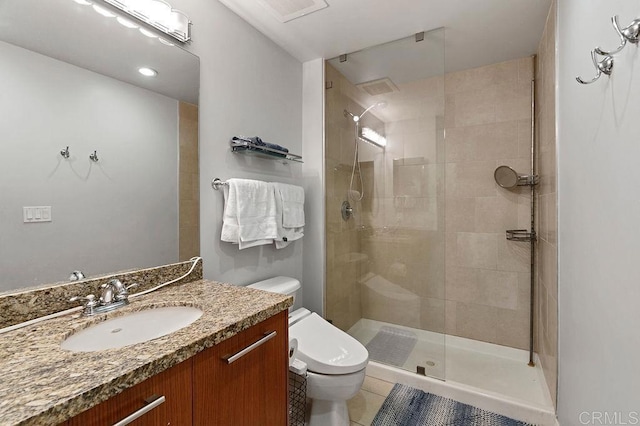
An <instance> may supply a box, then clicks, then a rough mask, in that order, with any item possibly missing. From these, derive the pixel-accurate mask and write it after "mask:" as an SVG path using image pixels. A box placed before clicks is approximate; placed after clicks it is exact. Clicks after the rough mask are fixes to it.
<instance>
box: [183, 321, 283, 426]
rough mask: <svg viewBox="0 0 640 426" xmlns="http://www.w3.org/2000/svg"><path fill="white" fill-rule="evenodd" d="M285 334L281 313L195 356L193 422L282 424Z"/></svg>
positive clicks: (202, 425) (212, 424) (225, 425)
mask: <svg viewBox="0 0 640 426" xmlns="http://www.w3.org/2000/svg"><path fill="white" fill-rule="evenodd" d="M288 331H289V325H288V316H287V311H283V312H281V313H279V314H277V315H275V316H273V317H271V318H269V319H267V320H266V321H263V322H262V323H260V324H257V325H255V326H253V327H251V328H249V329H248V330H246V331H244V332H242V333H239V334H237V335H235V336H233V337H231V338H229V339H227V340H225V341H224V342H222V343H220V344H219V345H216V346H214V347H212V348H209V349H207V350H205V351H203V352H200V353H199V354H198V355H196V356H195V357H194V358H193V360H194V362H193V373H194V375H193V385H194V386H193V397H194V404H193V424H194V425H196V426H205V425H206V426H218V425H219V426H229V425H238V426H243V425H245V426H255V425H269V426H279V425H281V426H286V425H287V413H288V409H287V407H288V405H287V384H288V369H289V361H288V357H287V353H288V350H289V343H288V342H289V339H288ZM274 332H275V335H274V334H273V333H274ZM270 336H271V337H270Z"/></svg>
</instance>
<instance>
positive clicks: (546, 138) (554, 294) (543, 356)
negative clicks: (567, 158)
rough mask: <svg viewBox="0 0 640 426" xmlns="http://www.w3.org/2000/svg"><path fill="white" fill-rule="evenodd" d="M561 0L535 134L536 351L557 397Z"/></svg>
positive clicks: (542, 60) (539, 84)
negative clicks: (537, 181) (557, 98)
mask: <svg viewBox="0 0 640 426" xmlns="http://www.w3.org/2000/svg"><path fill="white" fill-rule="evenodd" d="M555 35H556V3H555V2H553V4H552V6H551V10H550V12H549V17H548V18H547V24H546V27H545V30H544V33H543V35H542V40H541V41H540V45H539V46H538V57H537V62H536V103H537V105H536V118H537V120H536V133H537V135H538V140H537V143H538V147H539V150H538V173H539V174H540V178H541V180H540V185H539V188H538V202H537V204H538V218H539V227H538V230H539V239H538V244H537V253H536V256H537V258H538V261H537V263H536V265H537V282H536V284H537V285H536V295H537V301H536V302H537V308H538V309H537V318H536V352H538V354H539V355H540V362H541V364H542V369H543V371H544V374H545V378H546V382H547V385H548V386H549V392H550V394H551V397H552V400H553V401H554V403H555V401H556V387H557V385H556V383H557V379H558V367H557V366H558V247H557V246H558V219H557V218H558V210H557V202H556V200H557V173H556V170H557V169H556V126H555V112H556V106H555V83H556V73H555V68H556V62H555V44H556V43H555V42H556V37H555Z"/></svg>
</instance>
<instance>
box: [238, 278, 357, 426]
mask: <svg viewBox="0 0 640 426" xmlns="http://www.w3.org/2000/svg"><path fill="white" fill-rule="evenodd" d="M248 287H251V288H257V289H260V290H265V291H270V292H273V293H280V294H287V295H291V296H294V299H295V293H296V291H297V290H298V289H300V281H298V280H296V279H295V278H289V277H275V278H270V279H268V280H264V281H260V282H257V283H255V284H251V285H249V286H248ZM292 310H293V308H291V309H290V311H289V339H294V338H295V339H297V340H298V356H297V358H298V359H300V360H301V361H303V362H305V363H306V364H307V370H308V371H307V397H308V398H310V399H311V415H310V418H309V426H349V424H350V422H349V412H348V410H347V400H348V399H351V398H353V397H354V396H355V395H356V394H357V393H358V391H359V390H360V387H361V386H362V382H363V381H364V376H365V368H366V366H367V362H368V361H369V353H368V352H367V349H366V348H365V347H364V346H363V345H362V344H361V343H360V342H358V341H357V340H356V339H354V338H353V337H351V336H349V335H348V334H347V333H345V332H344V331H342V330H340V329H338V328H337V327H334V326H333V325H331V324H329V323H328V322H327V321H325V320H324V319H322V317H320V316H319V315H318V314H316V313H314V312H310V311H309V310H307V309H305V308H300V309H297V310H295V311H293V312H291V311H292Z"/></svg>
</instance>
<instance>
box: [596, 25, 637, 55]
mask: <svg viewBox="0 0 640 426" xmlns="http://www.w3.org/2000/svg"><path fill="white" fill-rule="evenodd" d="M611 23H612V24H613V28H614V29H615V30H616V32H617V33H618V36H619V37H620V46H618V47H617V48H616V49H615V50H612V51H610V52H608V51H605V50H602V49H601V48H599V47H596V53H597V54H598V55H603V56H611V55H615V54H616V53H619V52H620V51H621V50H622V49H624V47H625V46H626V45H627V42H629V43H634V44H637V43H638V40H640V19H634V20H633V21H632V22H631V23H630V24H629V26H627V27H624V28H622V29H620V24H619V23H618V15H616V16H614V17H612V18H611Z"/></svg>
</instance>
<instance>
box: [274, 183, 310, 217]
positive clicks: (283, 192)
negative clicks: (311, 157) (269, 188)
mask: <svg viewBox="0 0 640 426" xmlns="http://www.w3.org/2000/svg"><path fill="white" fill-rule="evenodd" d="M273 185H274V186H275V188H276V196H277V195H278V193H279V195H280V198H281V200H282V226H283V227H285V228H300V227H302V226H304V188H302V187H301V186H296V185H287V184H286V183H274V184H273Z"/></svg>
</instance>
